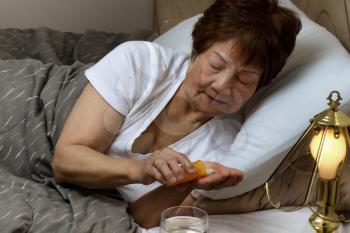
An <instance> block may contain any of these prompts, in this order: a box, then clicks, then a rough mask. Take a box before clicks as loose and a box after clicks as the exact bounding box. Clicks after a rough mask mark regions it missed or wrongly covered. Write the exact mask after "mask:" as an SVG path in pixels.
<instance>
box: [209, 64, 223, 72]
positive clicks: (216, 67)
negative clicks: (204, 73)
mask: <svg viewBox="0 0 350 233" xmlns="http://www.w3.org/2000/svg"><path fill="white" fill-rule="evenodd" d="M210 66H211V68H213V69H214V70H217V71H218V70H221V67H220V66H217V65H214V64H212V63H210Z"/></svg>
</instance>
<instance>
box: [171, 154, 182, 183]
mask: <svg viewBox="0 0 350 233" xmlns="http://www.w3.org/2000/svg"><path fill="white" fill-rule="evenodd" d="M168 164H169V167H170V168H171V170H172V172H173V173H174V175H175V177H176V179H178V180H180V179H182V178H183V177H184V169H183V168H182V167H181V166H180V165H179V160H178V159H177V158H173V159H169V160H168Z"/></svg>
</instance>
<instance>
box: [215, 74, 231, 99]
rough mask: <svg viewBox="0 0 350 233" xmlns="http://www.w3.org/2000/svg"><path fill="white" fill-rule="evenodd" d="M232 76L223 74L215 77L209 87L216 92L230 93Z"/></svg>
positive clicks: (221, 93)
mask: <svg viewBox="0 0 350 233" xmlns="http://www.w3.org/2000/svg"><path fill="white" fill-rule="evenodd" d="M232 83H233V81H232V76H229V75H225V76H221V77H220V78H217V79H216V80H215V81H214V82H213V83H212V85H211V87H212V88H213V89H214V90H215V91H216V93H218V94H220V95H223V96H225V95H226V96H227V95H230V94H231V89H232Z"/></svg>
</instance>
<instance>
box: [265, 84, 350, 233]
mask: <svg viewBox="0 0 350 233" xmlns="http://www.w3.org/2000/svg"><path fill="white" fill-rule="evenodd" d="M334 96H335V97H336V98H335V99H334V98H333V97H334ZM327 99H328V100H329V103H328V105H329V109H327V110H325V111H323V112H321V113H320V114H318V115H316V116H315V117H314V118H313V119H312V120H311V121H310V122H311V124H310V125H309V127H308V128H307V129H306V131H305V132H304V133H303V134H302V136H301V137H300V138H299V140H298V141H297V143H296V144H295V145H294V146H293V147H292V149H291V150H290V151H289V152H288V154H287V155H286V157H285V159H284V160H283V161H282V163H281V164H280V165H279V167H278V168H277V169H276V170H275V172H274V174H272V176H271V177H270V178H269V180H268V181H267V182H266V184H265V188H266V193H267V197H268V199H269V201H270V202H271V204H272V205H273V206H274V207H275V208H277V209H280V210H282V211H294V210H297V209H300V208H302V207H305V206H307V207H309V208H310V209H311V210H312V212H313V214H312V216H311V217H310V218H309V222H310V224H311V225H312V227H313V228H314V229H315V230H316V232H317V233H330V232H333V231H334V230H336V229H337V228H338V227H339V226H340V224H341V223H342V222H348V220H347V219H346V218H345V217H344V216H343V215H340V214H338V213H337V212H336V209H335V208H336V205H337V203H338V201H339V198H340V197H339V178H340V176H341V172H342V168H343V164H344V161H345V159H346V154H347V151H348V148H349V145H350V136H349V126H350V117H348V116H347V115H346V114H345V113H344V112H342V111H341V110H339V105H340V100H341V99H342V98H341V96H340V93H339V92H338V91H332V92H331V93H330V95H329V96H328V98H327ZM302 154H303V155H306V156H310V157H311V158H313V159H311V160H310V161H313V165H312V166H311V167H312V173H310V174H311V175H310V178H309V182H308V188H307V193H306V195H305V199H304V202H303V205H302V206H298V207H294V208H284V207H282V206H281V202H277V203H276V202H274V201H272V198H271V192H270V185H271V184H270V183H271V180H272V179H273V177H274V176H276V175H278V173H280V172H283V171H284V170H285V169H286V168H287V167H288V166H290V164H291V163H292V162H293V161H295V160H296V159H297V158H298V157H300V155H302ZM310 157H309V158H310ZM315 189H316V195H315V198H316V201H315V202H312V201H311V198H312V191H313V190H315ZM312 206H316V207H317V209H314V208H313V207H312Z"/></svg>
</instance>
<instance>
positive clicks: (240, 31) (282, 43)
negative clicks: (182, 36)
mask: <svg viewBox="0 0 350 233" xmlns="http://www.w3.org/2000/svg"><path fill="white" fill-rule="evenodd" d="M300 29H301V22H300V20H299V18H298V17H297V16H296V14H295V13H294V12H293V11H291V10H289V9H286V8H284V7H281V6H279V5H278V0H216V1H215V2H214V3H213V4H212V5H211V6H210V7H209V8H208V9H207V10H206V11H205V12H204V14H203V16H202V17H201V18H200V19H199V20H198V22H197V23H196V24H195V26H194V30H193V32H192V38H193V45H192V55H191V58H192V59H195V58H196V57H197V55H198V54H201V53H202V52H204V51H205V50H207V49H208V48H209V47H210V46H211V45H212V44H213V43H215V42H219V41H225V40H229V39H234V40H235V42H236V43H235V44H236V45H238V49H239V53H240V55H241V57H242V59H243V64H245V65H248V64H253V65H257V66H259V67H260V68H262V69H263V74H262V77H261V79H260V83H259V86H258V88H260V87H262V86H264V85H266V84H268V83H270V82H271V81H272V80H273V79H274V78H275V77H276V76H277V74H278V73H279V72H280V70H281V69H282V67H283V66H284V64H285V63H286V60H287V58H288V57H289V55H290V54H291V53H292V51H293V48H294V45H295V40H296V36H297V34H298V33H299V31H300Z"/></svg>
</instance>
